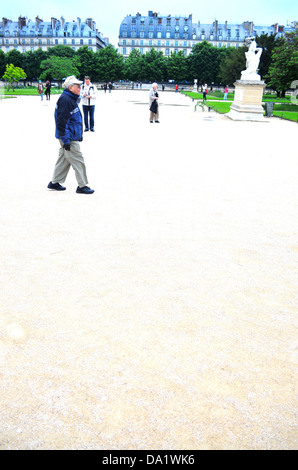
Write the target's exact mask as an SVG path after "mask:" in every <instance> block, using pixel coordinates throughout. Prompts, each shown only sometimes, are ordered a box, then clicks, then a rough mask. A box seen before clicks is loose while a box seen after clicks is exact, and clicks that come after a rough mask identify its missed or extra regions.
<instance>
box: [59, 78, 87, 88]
mask: <svg viewBox="0 0 298 470" xmlns="http://www.w3.org/2000/svg"><path fill="white" fill-rule="evenodd" d="M82 83H83V82H82V81H81V80H78V79H77V78H76V77H75V76H74V75H71V76H70V77H67V78H66V79H65V81H64V83H63V88H68V87H70V86H71V85H82Z"/></svg>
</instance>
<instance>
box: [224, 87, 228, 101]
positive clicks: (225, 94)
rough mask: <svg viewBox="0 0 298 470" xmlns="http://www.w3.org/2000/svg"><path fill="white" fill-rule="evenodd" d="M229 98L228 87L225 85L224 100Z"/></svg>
mask: <svg viewBox="0 0 298 470" xmlns="http://www.w3.org/2000/svg"><path fill="white" fill-rule="evenodd" d="M227 99H228V87H227V86H225V92H224V100H227Z"/></svg>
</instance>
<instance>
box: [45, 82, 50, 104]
mask: <svg viewBox="0 0 298 470" xmlns="http://www.w3.org/2000/svg"><path fill="white" fill-rule="evenodd" d="M44 94H45V95H46V99H47V100H50V98H51V84H50V82H49V80H47V81H46V89H45V92H44Z"/></svg>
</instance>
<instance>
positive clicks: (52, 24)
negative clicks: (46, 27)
mask: <svg viewBox="0 0 298 470" xmlns="http://www.w3.org/2000/svg"><path fill="white" fill-rule="evenodd" d="M57 21H58V20H57V18H53V17H52V18H51V26H52V30H53V31H54V29H55V26H56V23H57Z"/></svg>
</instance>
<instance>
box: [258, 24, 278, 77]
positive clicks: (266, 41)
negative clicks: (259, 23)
mask: <svg viewBox="0 0 298 470" xmlns="http://www.w3.org/2000/svg"><path fill="white" fill-rule="evenodd" d="M256 43H257V45H258V47H261V48H262V49H263V50H262V54H261V59H260V64H259V71H258V73H259V74H260V75H261V78H264V77H265V76H266V75H267V73H268V70H269V67H270V64H271V60H272V52H273V49H274V48H275V47H276V45H278V39H276V34H269V35H268V34H267V33H266V34H261V35H260V36H257V37H256Z"/></svg>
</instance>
